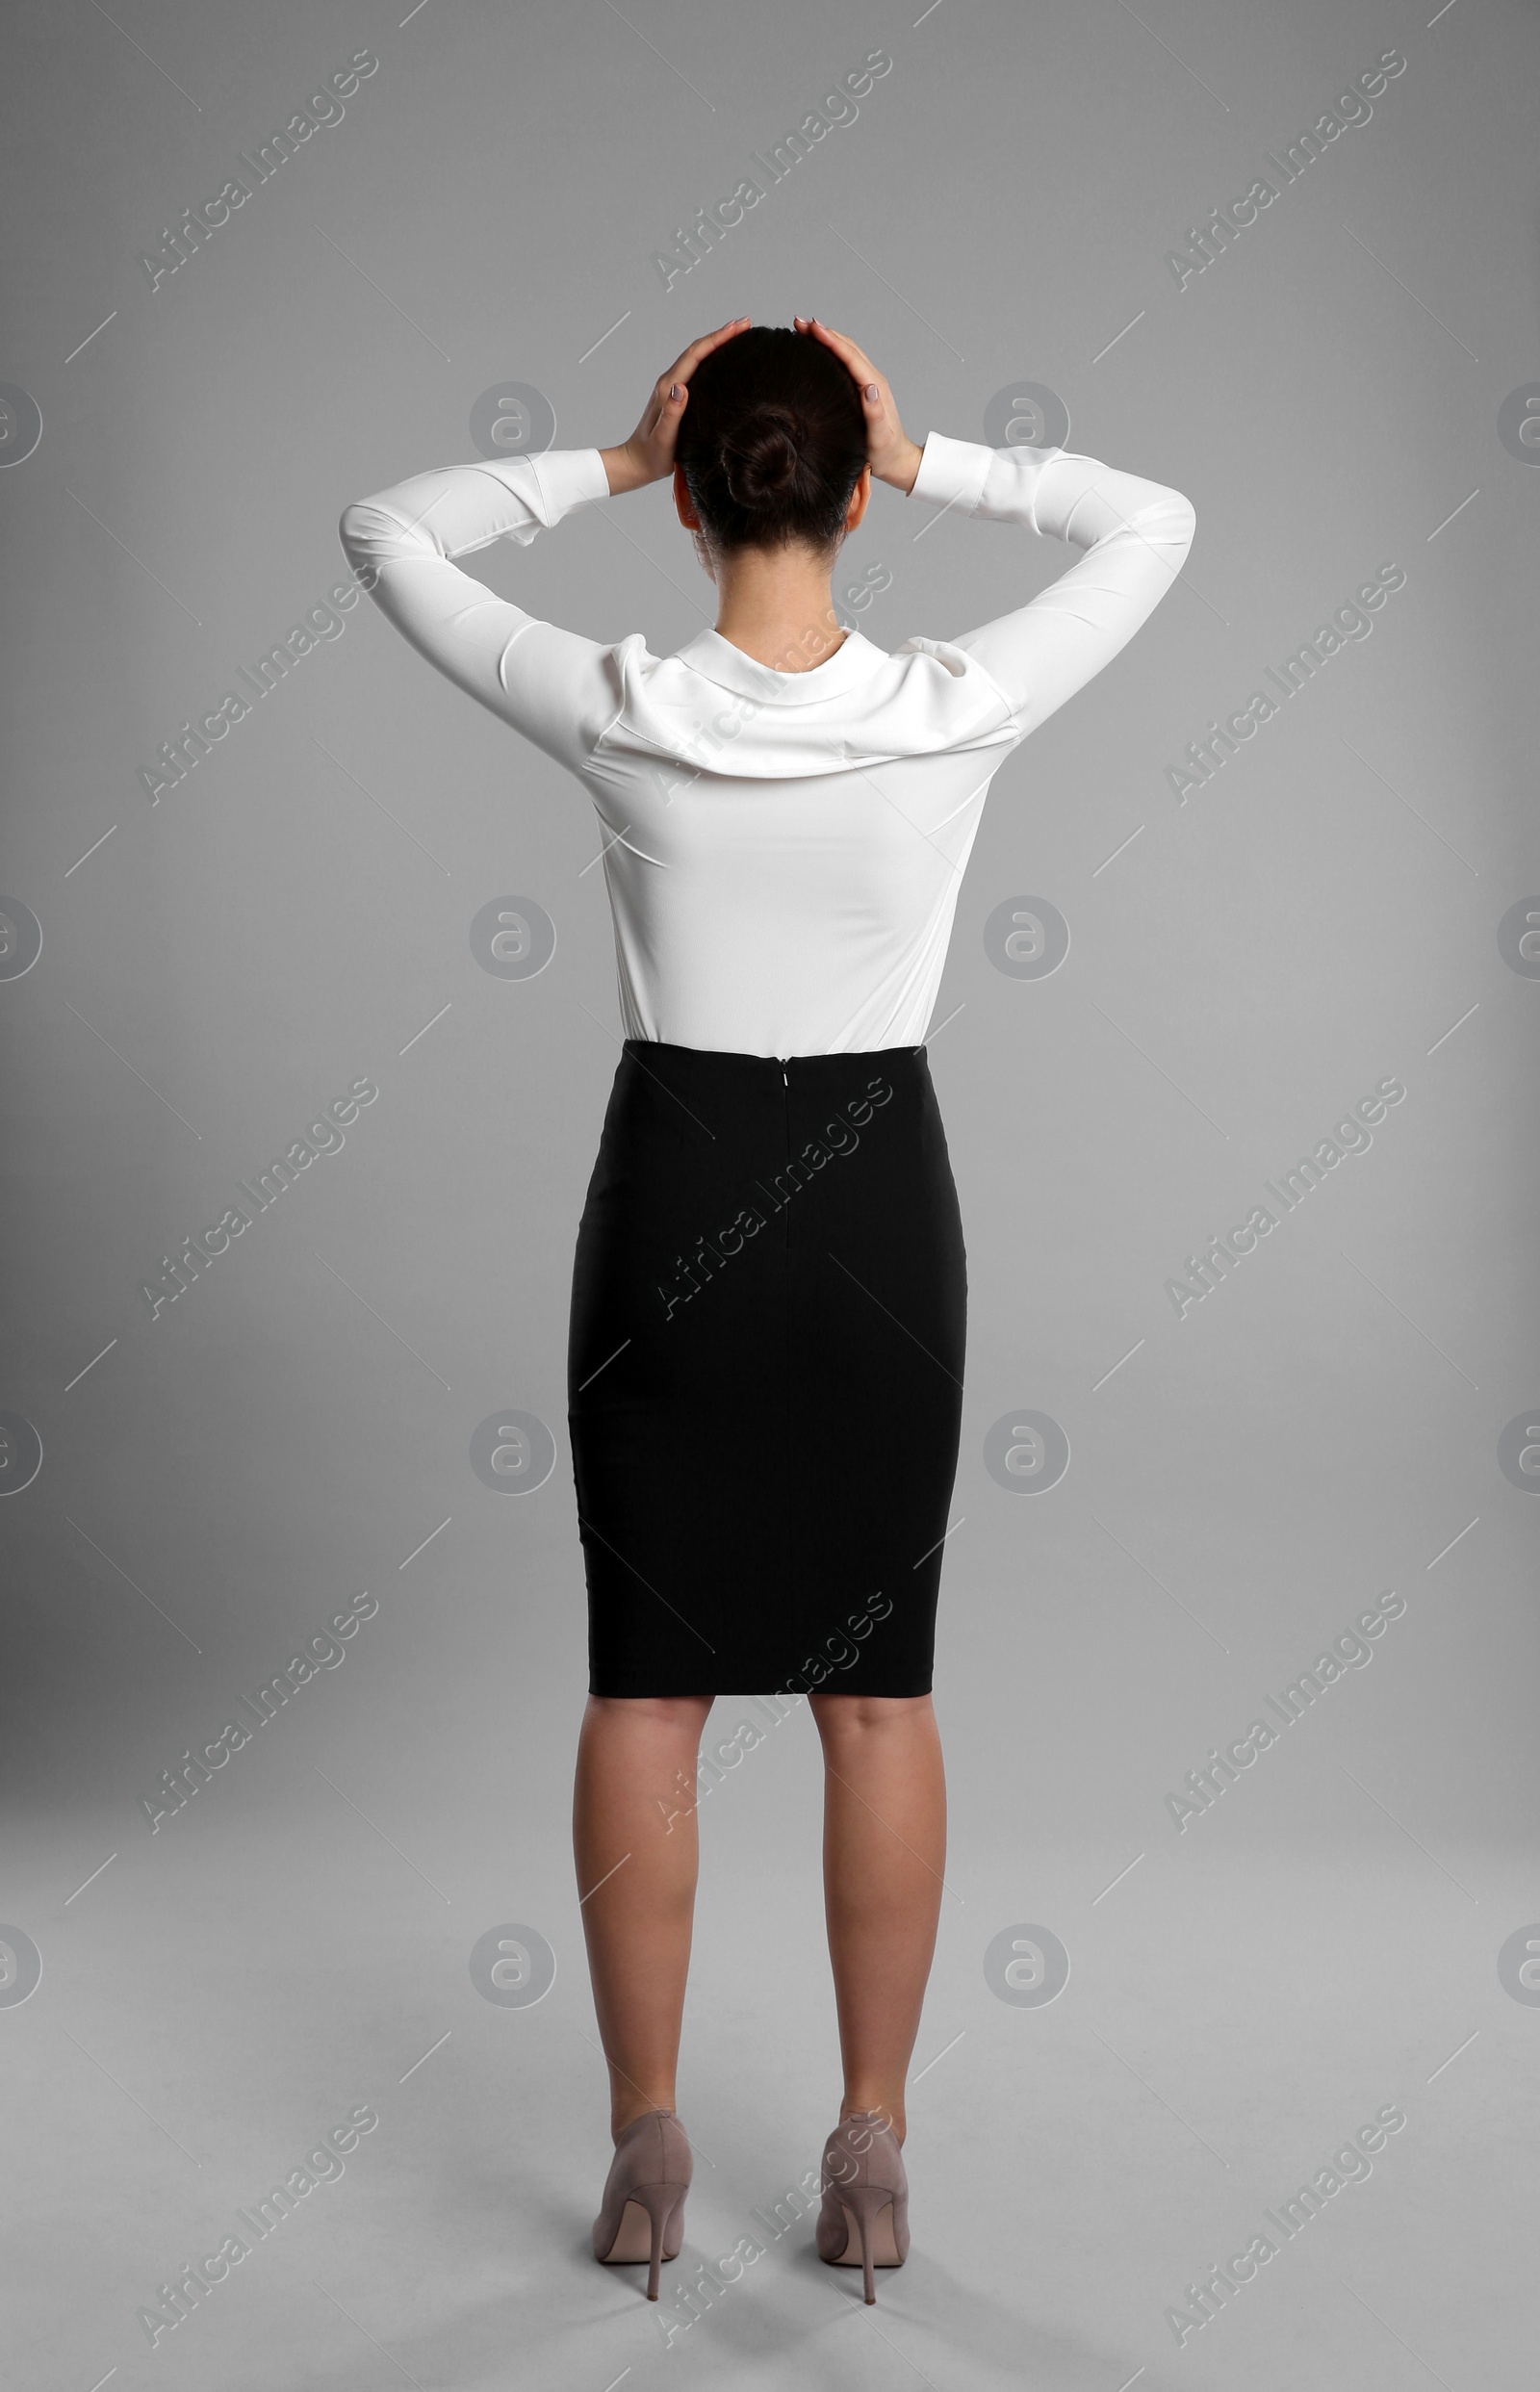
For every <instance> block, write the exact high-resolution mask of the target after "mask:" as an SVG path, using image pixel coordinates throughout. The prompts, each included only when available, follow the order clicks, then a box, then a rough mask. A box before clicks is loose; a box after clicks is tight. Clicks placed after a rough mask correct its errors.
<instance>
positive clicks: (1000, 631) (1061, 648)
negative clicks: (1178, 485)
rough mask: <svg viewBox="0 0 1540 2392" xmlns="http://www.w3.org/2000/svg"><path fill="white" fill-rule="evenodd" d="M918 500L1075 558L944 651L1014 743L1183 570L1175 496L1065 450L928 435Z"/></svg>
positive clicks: (1185, 510) (1188, 515)
mask: <svg viewBox="0 0 1540 2392" xmlns="http://www.w3.org/2000/svg"><path fill="white" fill-rule="evenodd" d="M909 495H910V497H911V499H918V500H919V501H920V502H921V503H922V504H927V505H930V506H934V507H936V508H937V509H938V510H941V511H944V512H947V513H951V514H958V515H971V516H978V517H982V518H984V519H986V520H988V521H992V522H997V523H1008V524H1019V525H1021V526H1022V527H1024V528H1025V529H1027V530H1029V531H1037V532H1043V533H1046V534H1048V535H1050V536H1051V537H1052V538H1054V539H1058V540H1067V541H1068V542H1069V544H1070V546H1071V547H1072V548H1078V549H1083V550H1084V551H1085V554H1084V555H1082V556H1081V557H1079V558H1078V559H1077V560H1076V562H1075V563H1074V564H1072V565H1071V566H1070V567H1069V569H1068V571H1067V572H1065V573H1063V574H1061V575H1060V577H1059V579H1058V580H1057V581H1053V582H1050V584H1049V586H1048V587H1047V588H1046V589H1045V590H1040V591H1039V593H1038V595H1037V597H1036V598H1033V599H1030V600H1029V601H1028V603H1027V604H1026V605H1024V606H1018V607H1017V608H1016V609H1015V611H1014V613H1012V614H1003V615H998V616H996V618H995V620H994V621H993V622H992V623H986V624H983V625H981V627H980V628H979V629H978V630H974V631H966V632H964V633H963V636H962V637H961V638H959V639H954V640H950V641H947V642H946V643H945V645H947V646H949V647H953V648H961V649H962V650H963V652H964V653H965V654H966V655H968V656H975V657H977V659H978V661H979V663H980V664H981V665H983V667H984V669H985V671H986V672H987V673H988V675H989V677H990V679H991V680H992V681H993V682H995V684H996V685H997V687H998V688H999V689H1000V691H1001V693H1002V695H1003V696H1004V698H1005V699H1006V702H1007V704H1008V705H1009V707H1010V708H1011V713H1012V717H1013V720H1014V722H1015V724H1016V727H1017V729H1018V730H1019V731H1020V733H1022V735H1023V736H1024V735H1025V734H1026V733H1028V732H1031V731H1035V730H1036V729H1037V727H1038V725H1039V724H1040V723H1041V722H1044V721H1045V720H1046V719H1047V717H1048V716H1049V715H1050V714H1052V713H1053V712H1054V710H1055V709H1056V707H1061V706H1063V705H1064V703H1065V699H1066V698H1071V697H1073V696H1074V693H1075V691H1076V690H1077V689H1083V688H1084V687H1085V685H1086V683H1087V682H1089V681H1091V679H1092V677H1093V676H1094V675H1095V674H1097V673H1099V672H1100V671H1101V669H1102V666H1103V665H1104V664H1108V663H1110V662H1111V661H1112V659H1113V657H1114V656H1117V652H1118V650H1119V649H1120V648H1122V647H1124V646H1126V644H1127V642H1128V641H1129V640H1130V639H1132V638H1133V636H1134V633H1135V632H1136V631H1137V630H1139V627H1140V625H1141V624H1142V623H1143V622H1144V621H1145V620H1146V619H1147V617H1148V616H1149V615H1151V614H1152V613H1153V612H1154V610H1155V608H1156V606H1157V605H1158V604H1160V601H1161V600H1162V599H1163V598H1164V597H1165V595H1166V592H1167V591H1168V589H1169V588H1170V586H1171V583H1172V582H1173V581H1174V580H1175V579H1176V577H1177V575H1178V574H1179V573H1180V571H1181V569H1182V565H1183V563H1184V561H1185V559H1186V556H1187V553H1188V551H1189V549H1190V548H1191V547H1192V545H1193V531H1194V529H1195V527H1196V522H1197V518H1196V516H1195V514H1194V513H1193V505H1192V502H1191V501H1190V500H1188V499H1185V498H1183V496H1182V494H1181V492H1180V491H1179V490H1170V489H1168V488H1167V487H1166V486H1165V484H1164V483H1161V482H1158V481H1146V480H1144V479H1143V478H1142V476H1140V475H1137V474H1120V473H1117V472H1115V471H1114V470H1113V468H1112V467H1111V466H1107V465H1100V464H1098V463H1097V462H1096V460H1095V458H1094V457H1083V456H1078V455H1076V454H1075V453H1074V452H1073V451H1072V450H1068V449H1031V448H1025V447H1023V448H1019V449H988V448H985V447H984V446H983V444H982V443H979V442H975V441H970V440H949V439H947V438H946V436H945V435H944V434H943V433H940V432H932V433H931V434H930V436H929V438H928V439H927V440H926V443H925V449H924V453H923V455H922V457H921V459H920V469H919V472H918V474H917V475H916V476H915V478H914V483H913V487H912V488H911V491H910V494H909Z"/></svg>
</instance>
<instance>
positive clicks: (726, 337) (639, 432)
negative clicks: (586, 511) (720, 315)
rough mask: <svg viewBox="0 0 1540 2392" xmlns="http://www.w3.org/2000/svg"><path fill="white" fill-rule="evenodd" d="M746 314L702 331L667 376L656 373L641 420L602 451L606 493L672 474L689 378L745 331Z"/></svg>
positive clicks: (630, 487)
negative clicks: (704, 360)
mask: <svg viewBox="0 0 1540 2392" xmlns="http://www.w3.org/2000/svg"><path fill="white" fill-rule="evenodd" d="M749 321H750V320H749V318H748V317H747V316H734V318H733V319H732V322H731V323H726V324H723V325H722V327H721V328H720V330H719V331H716V332H706V333H703V334H702V336H701V338H700V339H699V340H698V341H692V342H691V343H690V346H689V347H688V348H686V349H682V350H681V351H680V354H679V356H678V357H676V358H675V360H674V363H673V364H672V365H671V366H670V368H669V370H668V372H667V373H662V374H659V376H658V378H657V380H656V381H655V383H654V385H653V391H652V396H651V398H650V399H648V402H647V404H646V406H645V407H644V408H643V409H642V420H641V422H640V423H639V424H637V426H636V429H635V431H634V432H632V434H631V436H630V438H629V440H625V441H622V442H621V444H620V446H619V447H618V448H615V449H601V450H600V451H599V453H600V455H601V456H602V457H603V460H604V471H605V473H606V474H607V475H608V476H609V487H610V494H611V496H614V494H615V493H616V492H618V491H621V490H640V489H643V488H644V487H645V486H646V484H647V483H648V482H650V481H662V480H663V478H664V476H666V475H669V474H672V473H673V471H674V444H675V441H676V440H677V438H678V436H679V428H680V417H681V416H682V415H683V413H684V409H685V407H686V405H687V404H688V401H689V395H690V376H691V374H692V373H694V372H695V369H696V367H697V366H698V365H699V364H700V362H701V360H702V358H703V357H708V356H709V355H710V353H711V351H712V349H714V348H720V347H721V346H722V344H723V342H724V341H731V340H732V336H733V334H734V333H736V332H743V331H746V330H747V328H748V325H749Z"/></svg>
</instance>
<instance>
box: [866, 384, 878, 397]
mask: <svg viewBox="0 0 1540 2392" xmlns="http://www.w3.org/2000/svg"><path fill="white" fill-rule="evenodd" d="M866 396H867V398H868V399H875V398H876V396H877V385H876V383H875V382H868V383H867V385H866Z"/></svg>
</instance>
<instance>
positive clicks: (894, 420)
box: [792, 316, 921, 495]
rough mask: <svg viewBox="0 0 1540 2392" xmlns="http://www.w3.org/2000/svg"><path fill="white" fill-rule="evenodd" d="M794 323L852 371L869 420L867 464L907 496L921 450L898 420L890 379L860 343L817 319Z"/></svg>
mask: <svg viewBox="0 0 1540 2392" xmlns="http://www.w3.org/2000/svg"><path fill="white" fill-rule="evenodd" d="M792 321H793V322H794V323H795V325H796V328H797V330H798V331H799V332H807V333H810V334H811V336H812V338H813V339H814V340H815V341H822V342H823V344H824V347H826V348H832V349H833V350H834V355H835V356H836V357H837V358H838V359H839V361H840V363H841V364H842V365H843V366H845V367H846V368H847V369H848V371H849V373H850V376H851V379H852V380H853V381H854V383H855V385H856V388H857V389H858V391H859V392H860V405H861V413H862V415H863V416H864V417H865V419H866V462H867V464H868V465H869V466H870V467H871V469H872V477H873V479H874V480H876V481H886V482H890V483H891V484H892V486H893V488H894V489H895V490H902V491H904V492H905V494H906V495H907V494H908V493H909V492H910V491H911V490H912V488H913V487H914V476H915V475H916V474H917V473H918V472H919V470H920V455H921V450H920V449H919V447H918V446H917V444H916V443H915V442H914V441H912V440H911V438H910V436H909V434H908V433H907V432H906V431H905V429H904V426H903V424H901V423H900V422H899V420H898V406H897V403H896V401H895V399H894V398H893V394H892V392H891V391H890V390H889V389H888V387H887V379H886V375H885V374H881V373H878V371H877V368H876V367H875V366H874V365H873V364H872V361H871V359H870V358H869V357H868V356H867V354H866V351H865V350H864V349H863V348H861V347H859V346H858V345H857V343H856V342H854V341H852V340H850V339H848V338H847V336H846V335H845V334H844V333H843V332H835V331H834V330H833V329H832V328H831V326H830V325H828V324H825V323H820V322H819V321H818V319H817V317H816V316H797V317H794V318H793V319H792Z"/></svg>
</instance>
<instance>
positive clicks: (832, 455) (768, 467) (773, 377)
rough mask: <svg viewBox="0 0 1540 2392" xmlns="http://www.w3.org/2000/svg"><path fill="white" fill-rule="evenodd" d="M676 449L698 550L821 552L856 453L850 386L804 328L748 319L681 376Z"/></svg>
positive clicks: (838, 536)
mask: <svg viewBox="0 0 1540 2392" xmlns="http://www.w3.org/2000/svg"><path fill="white" fill-rule="evenodd" d="M675 453H676V460H677V463H678V465H679V469H680V473H682V475H683V476H684V483H685V488H686V489H687V490H688V492H689V494H690V498H691V501H692V502H693V504H694V507H695V511H696V514H697V516H698V517H699V519H700V526H701V535H702V537H703V539H704V540H705V542H706V546H707V547H708V548H709V549H711V550H713V551H715V552H716V553H719V554H723V555H731V554H732V553H733V551H734V550H737V549H743V548H758V549H764V550H772V549H776V548H783V547H784V546H785V545H786V544H787V543H788V542H791V541H794V540H795V541H801V542H802V543H803V544H804V545H805V546H807V547H809V548H810V549H812V550H813V551H814V552H815V553H816V554H817V555H819V556H820V557H823V556H832V555H833V554H834V553H835V552H836V551H837V549H838V547H839V543H840V541H841V540H842V539H843V538H844V536H845V517H846V515H847V513H848V511H849V508H850V497H851V492H852V491H853V490H854V489H855V487H856V484H857V481H858V480H859V479H860V471H861V467H862V466H863V465H864V464H865V462H866V418H865V412H864V410H863V408H862V406H861V403H860V391H859V390H858V389H857V387H856V384H855V381H854V380H853V378H852V376H851V374H850V373H848V372H847V370H846V368H845V367H844V366H843V365H842V364H841V363H840V361H839V359H838V358H837V357H836V356H835V355H834V351H833V349H829V348H825V347H824V345H823V343H822V342H821V341H819V340H818V339H817V338H816V337H815V336H814V335H812V334H811V333H807V332H794V331H792V330H791V329H790V328H789V326H786V325H782V324H751V325H749V326H748V328H747V329H746V330H745V331H743V332H735V333H734V334H733V335H732V339H731V340H728V341H724V342H723V343H722V345H721V347H719V348H714V349H712V350H711V351H710V352H709V354H708V355H706V356H705V357H703V358H702V359H701V362H700V364H699V365H698V366H697V367H696V369H695V372H694V373H692V374H691V376H690V403H689V405H688V406H687V407H686V408H685V410H684V413H683V416H682V417H681V418H680V428H679V445H678V448H677V450H676V452H675Z"/></svg>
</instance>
